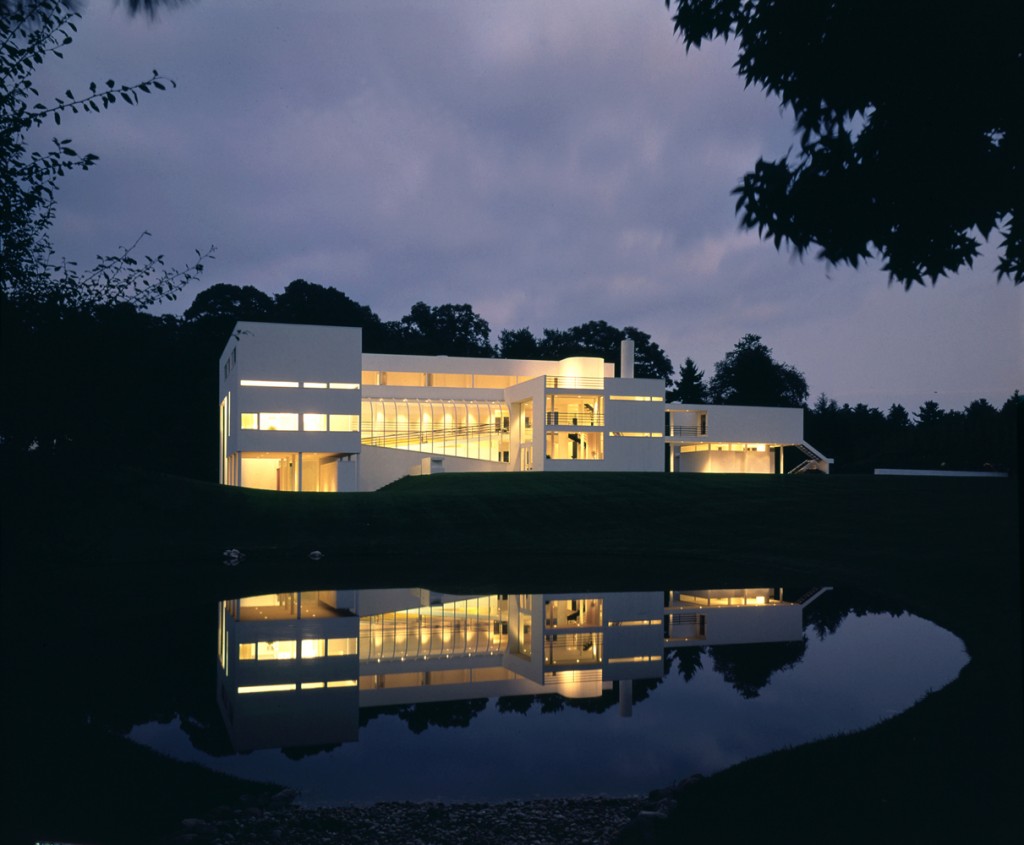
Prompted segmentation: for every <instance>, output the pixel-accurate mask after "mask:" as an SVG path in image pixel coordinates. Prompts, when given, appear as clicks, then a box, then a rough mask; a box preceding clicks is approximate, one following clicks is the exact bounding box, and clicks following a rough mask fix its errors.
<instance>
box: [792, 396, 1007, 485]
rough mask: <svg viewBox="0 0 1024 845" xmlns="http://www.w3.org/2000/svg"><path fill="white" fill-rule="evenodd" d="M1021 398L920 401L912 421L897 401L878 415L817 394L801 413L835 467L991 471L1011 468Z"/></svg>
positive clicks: (808, 431)
mask: <svg viewBox="0 0 1024 845" xmlns="http://www.w3.org/2000/svg"><path fill="white" fill-rule="evenodd" d="M1022 409H1024V397H1021V395H1020V393H1019V392H1014V394H1013V396H1011V397H1010V398H1009V399H1007V400H1006V402H1004V403H1003V406H1002V407H1001V408H999V409H997V408H995V407H994V406H993V405H991V404H990V403H989V402H987V401H986V400H985V399H977V400H975V401H974V402H971V404H970V405H968V406H967V407H966V408H964V409H963V410H962V411H944V410H942V409H941V408H940V407H939V406H938V403H936V402H933V401H928V402H925V403H924V404H923V405H922V406H921V407H920V409H918V411H917V413H916V414H915V415H914V416H916V418H917V420H916V423H915V422H913V421H912V420H911V418H910V415H909V414H908V413H907V411H906V409H905V408H904V407H903V406H902V405H893V406H892V407H890V408H889V411H888V413H886V414H883V413H882V412H881V411H879V410H878V409H877V408H869V407H868V406H867V405H863V404H858V405H855V406H854V407H852V408H851V407H850V406H849V405H845V404H844V405H842V406H840V405H839V404H838V403H837V402H836V401H835V400H834V399H829V398H828V397H827V396H825V395H824V394H822V395H821V396H819V397H818V400H817V401H816V402H815V403H814V406H813V407H812V408H809V409H808V410H807V411H806V414H805V424H804V429H805V432H806V435H807V440H808V442H810V443H813V444H814V445H815V446H816V447H817V448H819V449H821V451H822V452H824V453H825V454H826V455H828V456H829V457H831V458H834V459H835V465H834V467H833V471H835V472H872V471H873V470H874V469H877V468H879V467H890V468H897V469H936V470H941V469H947V470H974V471H978V470H981V471H984V470H997V471H1002V472H1013V471H1015V470H1016V468H1017V465H1018V464H1017V460H1018V437H1019V433H1020V420H1021V412H1022Z"/></svg>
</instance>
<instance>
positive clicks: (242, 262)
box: [36, 0, 1024, 411]
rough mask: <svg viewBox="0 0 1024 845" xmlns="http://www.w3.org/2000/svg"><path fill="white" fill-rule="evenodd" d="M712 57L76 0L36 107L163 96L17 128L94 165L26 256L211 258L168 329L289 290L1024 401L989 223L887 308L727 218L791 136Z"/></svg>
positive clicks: (928, 390)
mask: <svg viewBox="0 0 1024 845" xmlns="http://www.w3.org/2000/svg"><path fill="white" fill-rule="evenodd" d="M734 58H735V53H734V50H733V46H732V45H731V44H730V45H724V44H722V43H720V42H716V43H714V44H711V45H706V46H705V47H704V48H702V49H701V50H700V51H691V52H690V53H689V54H687V53H686V51H685V49H684V47H683V45H682V43H681V42H680V41H679V39H678V38H677V37H676V36H675V34H674V33H673V30H672V22H671V19H670V16H669V12H668V11H667V10H666V9H665V5H664V3H663V2H662V0H631V2H624V0H573V1H572V2H570V1H569V0H560V2H556V3H552V2H546V0H544V1H538V2H532V0H515V1H514V2H481V0H430V2H426V0H423V2H415V0H413V2H409V0H405V2H391V0H373V2H369V0H367V2H326V1H325V2H303V3H295V2H294V0H293V2H279V1H278V0H267V1H266V2H253V0H198V2H195V3H191V4H186V5H183V6H181V7H179V8H171V9H167V10H163V11H161V13H160V15H159V16H158V18H157V20H156V21H150V20H149V19H148V18H147V17H146V16H145V15H139V16H137V17H134V18H133V17H130V16H129V15H128V14H127V13H126V11H125V10H124V8H123V7H117V6H115V5H114V3H113V2H112V0H91V2H90V3H89V4H88V5H86V6H85V7H84V19H83V20H82V21H80V22H79V32H78V35H77V37H76V38H75V42H74V43H73V44H72V45H69V46H68V47H67V48H66V49H65V60H64V61H63V62H60V61H52V62H49V63H47V64H46V65H45V66H44V67H43V69H42V70H41V71H40V73H39V74H38V75H37V77H36V82H37V86H38V87H39V88H40V91H41V93H42V94H43V95H44V97H43V99H44V101H45V100H46V99H47V97H46V96H45V95H53V94H61V93H62V92H63V91H64V89H66V88H69V87H70V88H72V89H73V90H74V91H75V93H76V94H81V93H84V92H85V90H86V88H87V86H88V83H89V82H90V81H93V80H95V81H97V82H98V83H100V84H102V83H103V82H104V81H105V80H106V79H108V78H113V79H115V80H116V81H117V82H118V83H127V82H134V81H141V80H142V79H143V78H145V77H146V76H148V74H149V73H150V71H151V70H152V69H153V68H156V69H158V70H159V71H160V72H161V74H163V75H165V76H168V77H170V78H172V79H174V80H175V81H176V82H177V88H176V89H174V90H172V91H168V92H166V93H160V94H153V95H151V96H148V97H147V96H143V97H142V101H141V103H140V105H139V106H138V107H136V108H129V107H127V106H124V107H116V108H112V109H111V110H110V111H109V112H106V113H104V114H101V115H92V116H85V115H79V116H69V117H68V119H67V120H65V122H64V123H63V124H62V126H61V127H59V128H54V127H52V126H47V127H46V128H45V131H43V132H40V133H37V136H38V138H39V140H40V141H46V140H48V139H49V137H51V136H52V135H54V134H56V133H59V134H60V137H70V138H71V139H73V141H74V143H73V144H72V146H74V147H75V149H77V150H78V151H79V152H80V153H85V152H93V153H96V154H97V155H99V156H100V161H99V164H98V165H97V166H96V167H95V168H94V169H92V170H91V171H89V172H88V173H85V174H74V175H73V176H71V177H69V178H67V179H66V180H65V181H64V183H63V188H62V190H61V192H60V194H59V197H58V215H57V221H56V225H55V227H54V230H53V241H54V244H55V246H56V248H57V251H58V254H59V255H64V256H67V257H68V258H71V259H77V260H79V261H80V263H81V264H83V265H86V264H88V262H89V261H90V260H92V259H93V258H94V257H95V255H96V254H97V253H109V252H113V251H114V250H115V249H116V248H117V247H118V246H119V245H122V244H127V243H130V242H132V241H133V240H134V239H135V238H136V237H137V236H138V235H139V234H140V233H141V232H142V231H143V230H148V231H150V232H151V233H152V235H153V237H152V238H150V239H148V241H147V242H146V243H145V247H144V251H145V252H146V253H149V254H155V253H162V254H164V255H165V256H166V258H167V261H168V263H171V264H176V265H182V264H185V263H187V262H189V261H191V260H192V259H193V258H194V250H195V249H205V248H206V247H208V246H209V245H211V244H214V245H215V246H216V248H217V253H216V259H215V260H214V261H212V262H209V264H208V265H207V271H206V273H205V274H204V276H203V279H202V281H201V283H199V284H198V285H196V286H194V287H191V288H188V289H186V290H185V291H184V293H183V294H182V296H181V297H180V298H179V300H178V302H176V303H173V304H172V307H171V310H172V311H173V312H174V313H180V312H181V311H183V310H184V308H186V307H187V306H188V304H189V303H190V302H191V301H192V299H193V297H194V296H195V294H196V293H197V292H198V291H199V290H201V289H203V288H204V287H208V286H210V285H212V284H216V283H227V284H235V285H249V284H251V285H255V286H257V287H259V288H261V289H262V290H265V291H267V292H268V293H272V294H273V293H278V292H280V291H281V290H282V289H283V288H284V287H285V285H287V283H288V282H290V281H292V280H293V279H297V278H303V279H306V280H308V281H310V282H315V283H318V284H323V285H330V286H333V287H336V288H338V289H340V290H343V291H344V292H345V293H347V294H348V295H349V296H350V297H352V298H353V299H355V300H357V301H358V302H360V303H362V304H365V305H368V306H370V308H372V309H373V310H374V311H375V312H376V313H377V314H379V315H380V316H381V317H382V318H383V319H386V320H395V319H398V318H400V317H401V316H403V315H404V314H407V313H408V312H409V309H410V307H411V306H412V305H413V304H414V303H415V302H417V301H420V300H422V301H424V302H426V303H428V304H430V305H441V304H444V303H469V304H470V305H472V306H473V307H474V309H475V310H476V311H477V313H479V314H480V315H481V316H483V317H484V318H485V319H486V320H487V321H488V322H489V323H490V326H491V332H492V341H496V340H497V337H498V334H499V332H500V331H501V330H502V329H516V328H522V327H524V326H528V327H529V328H530V329H531V330H532V331H533V332H534V333H535V334H537V335H540V333H541V331H542V329H544V328H560V329H564V328H568V327H570V326H573V325H577V324H579V323H582V322H585V321H588V320H605V321H607V322H609V323H611V324H613V325H615V326H618V327H624V326H627V325H631V326H636V327H637V328H639V329H641V330H642V331H645V332H647V333H649V334H650V335H651V336H652V338H653V340H654V341H655V342H656V343H658V344H659V345H660V346H661V347H662V348H663V349H664V350H665V352H666V353H667V354H668V356H669V357H670V358H671V359H672V362H673V364H674V365H675V366H676V368H677V371H678V366H679V365H680V364H681V363H682V362H683V360H684V358H686V357H691V358H693V359H694V360H695V361H696V362H697V364H698V366H699V367H701V368H702V369H704V370H705V371H706V373H707V375H708V376H710V375H711V373H712V371H713V368H714V364H715V362H716V361H718V360H720V359H721V358H722V357H723V356H724V355H725V353H726V352H728V351H729V350H730V349H731V348H732V347H733V345H734V344H735V343H736V341H737V340H738V339H739V338H740V337H741V336H743V335H744V334H747V333H754V334H759V335H761V336H762V338H763V340H764V342H765V343H766V344H767V345H768V346H770V347H771V348H772V349H773V350H774V353H775V358H776V360H778V361H784V362H786V363H789V364H792V365H793V366H795V367H796V368H797V369H799V370H801V371H802V372H803V373H804V374H805V376H806V377H807V382H808V386H809V387H810V394H811V395H810V401H811V402H813V401H814V399H815V398H816V397H817V396H818V395H819V394H821V393H826V394H828V396H830V397H832V398H834V399H836V400H837V401H838V402H839V403H840V404H842V403H844V402H848V403H850V404H851V405H852V404H855V403H857V402H865V403H867V404H869V405H871V406H874V407H879V408H882V409H883V410H884V409H887V408H888V407H889V405H890V404H892V403H894V402H898V403H902V404H903V405H905V406H906V407H907V408H908V410H910V411H915V410H917V408H918V407H919V406H920V405H921V403H923V402H924V401H926V400H929V399H934V400H935V401H937V402H938V403H939V404H940V405H941V406H942V407H944V408H946V409H960V408H962V407H963V406H964V405H966V404H967V403H968V402H970V401H971V400H973V399H976V398H979V397H985V398H987V399H989V401H991V402H993V404H996V405H997V406H999V405H1001V404H1002V403H1003V402H1004V401H1005V400H1006V399H1007V398H1008V397H1009V396H1010V394H1011V393H1012V392H1013V391H1014V390H1015V389H1019V388H1024V363H1022V362H1024V338H1022V335H1024V332H1022V326H1024V306H1022V297H1024V290H1021V289H1015V288H1014V286H1013V284H1012V283H1011V282H1010V281H1008V280H1005V279H1004V280H1003V281H1002V282H1000V283H997V282H996V278H995V273H994V271H993V269H992V268H993V267H994V265H995V252H996V245H997V243H998V236H996V237H995V238H994V239H993V242H992V243H990V244H989V245H988V246H987V247H986V248H984V253H983V257H982V259H981V260H980V261H979V262H977V265H976V268H975V269H974V270H973V271H969V272H964V273H961V274H959V275H958V276H955V277H952V278H948V279H940V281H939V283H938V285H937V286H936V287H934V288H933V287H931V286H929V287H926V288H925V287H916V288H914V289H913V290H911V291H909V292H906V291H904V290H903V288H902V286H901V285H893V286H890V285H888V283H887V278H886V275H885V274H884V273H883V272H882V271H881V270H880V269H879V262H877V261H875V262H872V263H869V265H868V266H867V267H862V268H861V269H859V270H852V269H850V268H846V267H842V268H837V267H829V266H828V265H826V264H825V263H823V262H821V261H818V260H817V259H815V258H813V257H812V256H807V257H805V258H804V259H803V260H802V261H801V260H799V259H795V258H793V257H792V256H791V255H790V254H789V253H787V252H786V251H782V252H777V251H776V249H775V248H774V246H773V245H772V244H771V243H768V242H761V241H759V239H758V237H757V235H756V233H752V232H743V231H740V229H739V227H738V220H737V217H736V215H735V213H734V197H732V196H731V194H730V192H731V191H732V189H733V188H734V187H735V186H736V185H737V183H738V181H739V180H740V178H741V177H742V175H743V174H744V173H745V172H746V171H747V170H748V169H750V168H751V167H752V166H753V164H754V163H755V161H756V160H757V158H758V156H765V157H766V158H778V157H781V156H782V155H783V154H785V152H786V150H787V149H788V148H789V147H790V146H791V145H793V144H795V138H794V136H793V134H792V131H791V119H790V115H788V114H787V113H784V112H781V111H780V109H779V106H778V103H777V101H775V100H773V99H767V98H766V97H765V95H764V94H763V93H762V92H761V91H758V90H754V89H750V90H745V89H744V87H743V82H742V80H741V79H740V78H739V77H738V76H737V74H736V71H735V69H734V68H733V67H732V63H733V61H734ZM865 60H869V59H868V56H867V55H866V56H865ZM211 366H216V362H211Z"/></svg>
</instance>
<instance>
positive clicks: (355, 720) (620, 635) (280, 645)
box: [218, 588, 818, 750]
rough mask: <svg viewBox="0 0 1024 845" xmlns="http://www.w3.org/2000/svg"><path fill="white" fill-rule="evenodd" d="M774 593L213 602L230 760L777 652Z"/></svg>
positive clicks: (420, 595)
mask: <svg viewBox="0 0 1024 845" xmlns="http://www.w3.org/2000/svg"><path fill="white" fill-rule="evenodd" d="M817 595H818V593H814V594H811V595H809V596H805V597H804V599H803V600H801V601H795V602H794V601H784V600H783V598H782V590H781V589H772V588H754V589H734V590H670V591H667V592H655V591H651V592H634V593H590V594H585V595H569V594H529V595H489V596H456V595H449V594H444V593H436V592H433V591H431V590H427V589H391V590H320V591H309V592H301V593H275V594H270V595H264V596H252V597H249V598H244V599H233V600H231V601H226V602H222V603H221V605H220V608H219V617H220V619H219V621H220V624H219V631H218V653H219V661H220V669H219V675H218V679H219V680H218V686H219V689H218V701H219V704H220V708H221V712H222V714H223V716H224V721H225V724H226V725H227V728H228V732H229V733H230V735H231V738H232V742H233V744H234V745H235V747H236V748H237V749H238V750H248V749H252V748H262V747H274V746H300V745H319V744H333V743H339V742H350V741H354V740H355V739H356V738H357V735H358V730H359V709H360V708H365V707H377V706H387V705H397V704H416V703H426V702H440V701H458V700H463V699H468V698H490V697H497V696H509V695H544V694H558V695H562V696H565V697H568V698H591V697H597V696H600V695H602V694H603V693H604V692H605V691H608V690H611V689H612V688H613V685H615V684H616V682H618V690H619V695H620V708H621V712H623V714H628V713H629V710H630V707H631V705H632V700H631V688H632V681H633V680H640V679H658V678H661V676H662V673H663V666H664V654H665V649H666V648H678V647H686V646H704V645H731V644H737V643H754V642H758V643H761V642H786V641H793V640H799V639H801V638H802V636H803V613H802V610H803V606H804V604H806V603H807V601H809V600H811V599H813V598H814V597H816V596H817Z"/></svg>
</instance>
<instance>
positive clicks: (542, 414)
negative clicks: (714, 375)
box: [220, 322, 830, 492]
mask: <svg viewBox="0 0 1024 845" xmlns="http://www.w3.org/2000/svg"><path fill="white" fill-rule="evenodd" d="M220 397H221V399H220V480H221V482H222V483H224V484H230V485H234V486H241V487H255V488H260V489H266V490H286V491H305V492H345V491H371V490H377V489H379V488H380V487H383V486H384V485H385V484H389V483H390V482H392V481H395V480H397V479H399V478H402V477H403V476H406V475H425V474H432V473H438V472H529V471H534V472H559V471H569V472H587V471H591V472H593V471H611V472H627V471H628V472H664V471H665V470H668V471H671V472H748V473H775V472H782V471H783V469H784V467H783V465H782V447H784V446H797V447H799V448H800V449H801V450H803V452H804V453H805V455H806V457H807V460H806V461H804V462H803V463H802V464H800V466H799V467H798V468H799V469H806V468H811V467H813V468H815V469H819V470H821V471H825V472H827V471H828V464H829V463H830V461H829V460H828V459H827V458H825V457H824V456H823V455H821V454H820V453H819V452H817V451H816V450H814V449H813V448H812V447H811V446H809V445H808V444H807V443H805V442H804V440H803V411H802V410H801V409H799V408H750V407H737V406H720V405H677V404H666V402H665V384H664V382H662V381H661V380H660V379H648V378H634V377H633V343H632V341H629V340H627V341H624V342H623V345H622V357H621V361H620V365H619V375H618V376H616V375H615V365H614V364H609V363H606V362H605V361H603V360H602V359H600V358H589V357H574V358H564V359H562V360H561V361H524V360H512V359H502V358H455V357H447V356H443V355H442V356H432V355H385V354H372V353H365V352H363V351H362V331H361V330H360V329H358V328H348V327H342V326H306V325H285V324H279V323H254V322H240V323H238V324H236V326H235V329H234V331H233V332H232V336H231V339H230V341H229V342H228V344H227V346H226V348H225V350H224V353H223V355H222V356H221V360H220Z"/></svg>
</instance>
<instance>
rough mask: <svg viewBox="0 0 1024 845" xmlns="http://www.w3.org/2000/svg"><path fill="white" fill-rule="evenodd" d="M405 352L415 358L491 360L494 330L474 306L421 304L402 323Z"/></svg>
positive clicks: (414, 307)
mask: <svg viewBox="0 0 1024 845" xmlns="http://www.w3.org/2000/svg"><path fill="white" fill-rule="evenodd" d="M400 331H401V336H402V340H403V343H404V345H405V351H406V352H408V353H410V354H413V355H460V356H465V357H469V358H491V357H493V355H494V348H493V347H492V346H491V342H490V338H491V327H490V326H489V325H488V324H487V321H486V320H485V319H484V318H483V317H481V316H480V315H479V314H477V313H476V312H475V311H474V310H473V307H472V306H471V305H438V306H431V305H427V304H426V303H425V302H417V303H416V304H415V305H413V307H412V309H411V310H410V311H409V313H408V314H407V315H406V316H404V317H402V319H401V321H400Z"/></svg>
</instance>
